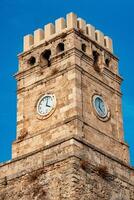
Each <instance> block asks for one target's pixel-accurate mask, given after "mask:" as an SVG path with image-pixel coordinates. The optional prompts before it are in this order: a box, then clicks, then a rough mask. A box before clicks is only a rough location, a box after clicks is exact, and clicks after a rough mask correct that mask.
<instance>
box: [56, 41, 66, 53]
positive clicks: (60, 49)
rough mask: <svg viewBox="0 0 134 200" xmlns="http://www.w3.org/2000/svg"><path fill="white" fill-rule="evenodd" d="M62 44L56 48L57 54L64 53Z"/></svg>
mask: <svg viewBox="0 0 134 200" xmlns="http://www.w3.org/2000/svg"><path fill="white" fill-rule="evenodd" d="M64 49H65V48H64V43H59V44H58V46H57V53H59V52H62V51H64Z"/></svg>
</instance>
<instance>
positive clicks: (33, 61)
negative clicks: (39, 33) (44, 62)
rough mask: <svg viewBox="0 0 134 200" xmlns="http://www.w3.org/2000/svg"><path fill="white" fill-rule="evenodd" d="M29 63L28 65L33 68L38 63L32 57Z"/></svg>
mask: <svg viewBox="0 0 134 200" xmlns="http://www.w3.org/2000/svg"><path fill="white" fill-rule="evenodd" d="M27 63H28V65H30V66H33V65H34V64H35V63H36V59H35V57H34V56H31V58H29V60H28V62H27Z"/></svg>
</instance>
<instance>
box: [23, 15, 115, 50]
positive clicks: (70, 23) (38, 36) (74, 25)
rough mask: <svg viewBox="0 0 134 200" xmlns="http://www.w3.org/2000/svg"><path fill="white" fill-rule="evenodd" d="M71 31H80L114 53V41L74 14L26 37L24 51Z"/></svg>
mask: <svg viewBox="0 0 134 200" xmlns="http://www.w3.org/2000/svg"><path fill="white" fill-rule="evenodd" d="M70 29H75V30H77V31H80V32H81V33H82V34H84V35H85V36H86V37H88V38H89V39H91V40H92V41H94V42H96V43H97V44H99V45H100V46H101V47H103V48H105V49H106V50H108V51H110V52H111V53H113V45H112V39H111V38H110V37H108V36H105V35H104V34H103V33H102V32H101V31H100V30H97V29H96V28H95V27H94V26H92V25H91V24H87V23H86V21H85V20H83V19H82V18H79V17H77V15H76V14H74V13H72V12H71V13H69V14H67V15H66V20H65V19H64V18H59V19H57V20H56V21H55V25H54V24H52V23H49V24H47V25H45V26H44V30H43V29H37V30H35V31H34V35H31V34H28V35H26V36H24V46H23V51H24V52H25V51H28V50H30V49H32V48H34V47H36V46H38V45H40V44H42V43H44V42H47V41H48V40H50V39H53V38H54V37H56V36H58V35H60V34H61V33H66V32H67V31H68V30H70Z"/></svg>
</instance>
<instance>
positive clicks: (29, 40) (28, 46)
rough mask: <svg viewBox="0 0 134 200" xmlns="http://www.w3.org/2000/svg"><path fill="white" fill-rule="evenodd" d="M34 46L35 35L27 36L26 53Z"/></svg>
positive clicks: (25, 39)
mask: <svg viewBox="0 0 134 200" xmlns="http://www.w3.org/2000/svg"><path fill="white" fill-rule="evenodd" d="M33 44H34V38H33V35H30V34H29V35H26V36H24V51H27V50H29V49H30V47H31V46H32V45H33Z"/></svg>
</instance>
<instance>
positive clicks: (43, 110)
mask: <svg viewBox="0 0 134 200" xmlns="http://www.w3.org/2000/svg"><path fill="white" fill-rule="evenodd" d="M55 102H56V100H55V96H54V95H51V94H46V95H44V96H42V97H41V98H40V99H39V101H38V103H37V113H38V114H39V115H41V116H47V115H48V114H49V113H51V111H52V110H53V109H54V107H55Z"/></svg>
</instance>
